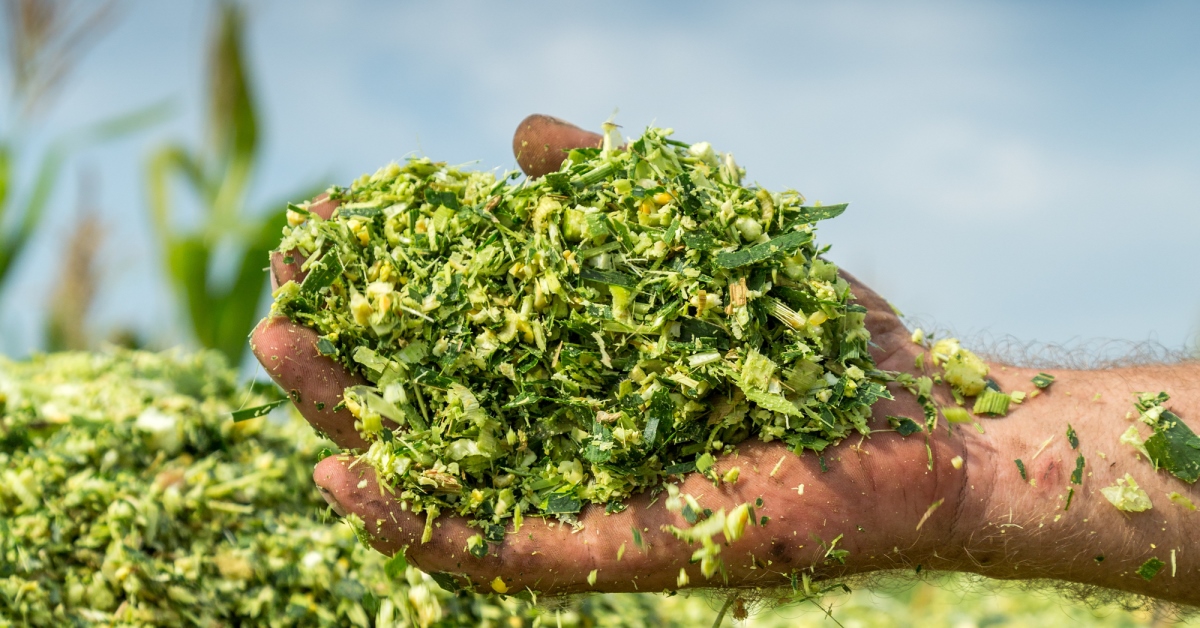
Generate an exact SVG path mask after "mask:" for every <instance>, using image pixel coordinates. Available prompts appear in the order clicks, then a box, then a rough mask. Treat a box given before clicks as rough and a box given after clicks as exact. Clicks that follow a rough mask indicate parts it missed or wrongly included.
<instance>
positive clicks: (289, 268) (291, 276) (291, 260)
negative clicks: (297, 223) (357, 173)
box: [271, 193, 341, 290]
mask: <svg viewBox="0 0 1200 628" xmlns="http://www.w3.org/2000/svg"><path fill="white" fill-rule="evenodd" d="M339 205H341V201H336V200H332V199H330V198H329V194H327V193H321V194H319V195H317V197H316V198H314V199H313V200H312V203H310V204H309V206H308V211H310V212H312V213H314V214H316V215H318V216H320V217H321V218H323V219H325V220H329V217H330V216H332V215H333V210H335V209H337V208H338V206H339ZM302 261H304V260H303V259H302V258H301V257H300V253H299V251H296V250H295V249H293V250H291V251H288V252H286V253H282V252H280V251H272V252H271V290H274V289H275V288H278V287H279V286H282V285H283V284H285V283H287V282H289V281H295V282H297V283H299V282H301V281H304V276H305V275H307V274H308V272H307V271H302V270H300V262H302Z"/></svg>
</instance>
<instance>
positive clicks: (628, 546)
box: [313, 442, 924, 594]
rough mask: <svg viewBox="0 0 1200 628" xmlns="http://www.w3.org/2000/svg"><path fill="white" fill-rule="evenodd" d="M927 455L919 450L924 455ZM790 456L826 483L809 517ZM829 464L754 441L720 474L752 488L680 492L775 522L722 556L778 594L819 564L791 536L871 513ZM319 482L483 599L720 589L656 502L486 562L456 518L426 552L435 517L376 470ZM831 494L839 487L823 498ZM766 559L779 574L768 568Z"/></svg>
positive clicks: (344, 507) (391, 544)
mask: <svg viewBox="0 0 1200 628" xmlns="http://www.w3.org/2000/svg"><path fill="white" fill-rule="evenodd" d="M923 452H924V450H923V449H921V452H920V453H922V455H923ZM781 455H788V457H790V458H792V460H793V461H792V462H791V463H790V466H789V469H788V473H787V474H786V475H788V476H790V478H791V479H792V480H794V479H795V477H796V474H797V473H799V474H802V475H803V477H807V478H817V477H821V478H822V481H821V482H820V483H819V484H817V485H813V486H811V487H810V491H809V497H808V498H806V499H809V500H810V501H811V503H812V504H813V507H812V508H810V509H808V510H805V511H803V512H807V513H808V515H804V514H803V512H802V511H794V509H793V508H792V506H794V505H795V504H794V502H795V501H796V500H797V499H798V497H797V495H796V490H795V484H794V483H789V481H784V479H783V478H782V477H781V478H779V479H778V480H776V479H774V478H773V476H772V477H768V476H767V470H768V469H771V468H772V466H773V465H774V466H778V463H777V462H776V461H777V460H779V459H780V457H781ZM819 464H820V463H818V461H817V460H816V459H815V458H814V457H811V456H810V457H808V458H806V459H801V458H797V457H792V456H790V454H788V452H787V449H786V448H785V447H783V446H781V445H779V444H771V445H766V444H762V443H756V442H751V443H747V444H746V445H744V446H743V447H742V448H741V449H740V451H739V455H738V456H733V457H726V458H724V459H722V460H721V461H720V462H718V469H719V471H720V472H724V471H725V470H727V468H728V467H732V466H735V465H740V468H741V469H742V471H743V473H744V474H745V476H746V480H745V481H741V482H737V483H723V484H721V485H720V486H714V485H713V483H712V482H711V481H709V480H708V479H707V478H705V477H704V476H701V475H699V474H691V475H690V476H688V477H687V478H686V479H685V480H684V482H683V483H682V484H681V486H680V489H681V491H683V492H685V493H690V494H693V495H696V496H699V499H701V500H702V502H701V503H702V505H703V506H704V507H706V508H711V509H714V510H717V509H724V510H725V511H726V512H730V511H732V509H733V508H734V507H736V506H737V505H739V504H749V503H756V504H757V505H758V507H757V514H759V515H769V518H770V519H771V520H773V521H776V524H774V525H772V526H770V527H768V526H766V524H765V521H764V522H760V523H758V524H749V525H747V526H746V528H745V530H744V533H745V536H744V537H743V538H742V539H741V540H740V541H738V543H737V544H736V545H733V546H729V547H726V548H725V549H724V550H723V551H722V553H721V556H722V557H723V558H724V559H725V565H726V575H727V576H728V578H729V580H728V582H729V583H730V584H733V585H736V586H746V585H750V584H754V583H768V582H770V583H772V584H778V580H779V578H780V573H781V571H780V570H781V569H784V568H789V567H788V566H789V565H798V564H800V563H801V562H803V564H804V565H808V564H810V563H812V564H815V563H813V561H815V560H817V556H816V555H815V554H813V555H804V556H802V557H801V556H797V555H796V554H795V552H793V551H792V547H793V546H794V545H796V543H795V539H796V538H804V536H803V535H801V536H800V537H796V535H795V534H794V533H791V532H789V531H791V530H795V531H803V532H804V534H805V535H806V534H807V532H808V531H809V529H810V528H811V527H812V526H813V525H817V524H818V522H819V523H820V525H821V526H824V525H825V523H828V522H830V521H835V522H836V520H837V519H840V518H842V517H848V516H851V515H853V514H855V513H859V512H860V511H861V508H859V507H858V506H859V504H857V503H855V504H853V505H852V506H853V507H848V506H851V505H848V504H843V503H842V502H844V501H845V500H844V499H842V498H841V497H839V496H840V495H842V494H846V495H859V494H860V493H861V494H864V495H865V492H864V489H863V484H862V482H861V479H859V480H860V481H858V482H855V481H854V480H855V479H856V478H851V477H843V476H849V475H851V474H852V472H853V471H854V469H849V471H850V472H851V474H847V473H846V472H845V470H842V469H835V470H833V471H830V472H829V473H828V474H826V473H825V472H824V471H822V470H821V468H820V466H819ZM760 471H761V472H760ZM313 479H314V481H315V482H316V483H317V485H318V487H320V488H321V490H322V494H323V495H324V496H325V497H326V499H327V500H328V501H330V503H331V504H332V505H334V508H335V510H337V511H338V512H342V513H354V514H356V515H358V517H359V518H361V519H362V521H363V522H364V523H365V526H366V532H367V533H368V537H369V540H370V542H371V544H372V546H373V547H374V548H375V549H377V550H379V551H381V552H383V553H385V554H389V555H391V554H394V553H396V552H401V551H403V552H405V555H406V557H407V558H408V559H409V560H410V561H411V562H413V563H414V564H416V565H417V566H418V567H420V568H421V569H422V570H424V571H426V572H446V573H451V574H454V575H456V576H458V577H459V578H460V584H462V585H464V586H465V585H467V584H468V583H470V584H474V585H475V586H476V588H477V590H482V591H483V592H490V591H491V590H492V588H491V583H492V582H493V579H494V578H496V577H497V576H499V577H501V578H502V580H503V587H504V588H505V589H507V590H508V591H509V592H515V591H517V590H520V589H523V588H525V587H529V588H531V589H534V590H537V591H540V592H545V593H551V594H561V593H576V592H583V591H605V592H620V591H638V590H641V591H646V590H652V591H661V590H665V589H674V588H677V587H678V586H679V585H678V583H677V578H678V575H679V572H680V569H683V570H685V572H686V573H687V574H688V577H689V579H690V581H691V583H692V584H693V585H695V586H706V585H707V586H711V585H712V583H713V581H710V580H707V579H705V578H704V576H703V575H702V573H701V572H700V565H699V564H696V563H692V562H691V556H692V552H693V550H695V547H694V546H690V545H688V544H686V543H685V542H683V541H680V540H678V539H676V538H675V537H674V536H673V535H672V534H671V533H670V531H669V530H667V529H664V526H666V525H673V526H677V527H679V528H683V529H686V528H688V527H690V524H689V523H687V521H686V520H685V519H684V517H683V515H682V513H672V512H670V511H668V510H667V509H666V507H665V505H664V503H665V502H664V501H663V500H661V499H660V498H659V497H654V496H651V495H650V494H648V493H642V494H640V495H637V496H635V497H633V498H631V499H630V500H629V501H628V503H627V506H628V507H627V508H626V509H625V510H623V511H621V512H619V513H614V514H606V513H605V509H604V507H603V506H600V505H591V506H585V507H584V509H583V510H582V511H581V512H580V513H579V515H578V517H577V520H578V523H579V524H580V527H578V528H576V527H573V526H571V525H567V524H565V523H558V522H555V521H553V520H549V521H547V520H544V519H541V518H538V517H526V519H525V521H524V524H523V525H522V527H521V528H520V530H519V531H518V530H513V529H512V527H511V526H509V527H508V529H507V530H506V532H507V534H506V535H505V538H504V540H503V542H501V543H499V544H490V545H489V547H488V548H487V549H488V553H487V555H485V556H483V557H482V558H478V557H475V556H472V555H471V554H470V553H469V552H468V551H467V539H468V538H470V537H471V536H472V535H475V534H481V533H482V531H481V530H480V529H478V528H472V527H470V526H468V525H467V523H466V522H465V521H464V520H463V519H462V518H460V517H456V516H453V514H451V513H443V514H442V515H441V516H439V517H437V518H436V519H435V522H434V526H435V527H434V529H433V530H432V535H431V538H430V540H429V542H427V543H421V537H422V534H423V531H424V529H425V521H426V519H425V518H426V515H425V514H424V513H422V514H414V513H413V512H411V511H410V509H409V508H407V507H406V506H405V505H404V504H403V503H402V502H401V501H400V500H397V499H396V497H395V496H394V495H393V493H391V492H388V491H386V490H381V489H380V488H379V484H378V482H377V479H376V474H375V471H374V469H373V468H372V467H370V466H368V465H366V464H363V463H361V462H359V463H355V461H354V459H353V458H352V457H349V456H332V457H330V458H327V459H325V460H324V461H322V462H321V463H320V464H318V465H317V469H316V471H315V472H314V474H313ZM825 484H828V485H830V486H831V487H832V488H824V487H823V486H822V485H825ZM923 507H924V505H922V508H923ZM835 525H836V523H835ZM634 530H636V531H637V532H636V536H635V533H634ZM806 544H807V545H810V546H811V547H810V548H809V554H812V552H818V551H823V548H821V550H818V549H817V546H816V545H813V544H809V543H807V541H804V542H800V543H799V546H800V548H799V549H803V548H804V547H805V545H806ZM622 546H624V549H622ZM618 556H620V558H618ZM755 557H758V559H760V560H757V561H756V559H755ZM764 559H769V560H771V561H772V562H773V563H774V564H776V565H777V566H776V567H775V568H773V569H765V568H764V567H766V565H764V564H763V562H764ZM592 570H596V576H595V582H594V583H588V576H589V574H590V573H591V572H592Z"/></svg>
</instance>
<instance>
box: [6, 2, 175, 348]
mask: <svg viewBox="0 0 1200 628" xmlns="http://www.w3.org/2000/svg"><path fill="white" fill-rule="evenodd" d="M115 8H116V5H115V3H114V2H112V1H111V0H110V1H96V2H81V1H78V0H5V4H4V25H5V27H6V32H5V36H6V39H7V44H8V50H7V58H6V60H7V61H8V70H9V74H10V76H11V86H10V91H9V94H8V97H9V101H10V102H9V109H8V110H9V119H8V120H6V121H5V123H4V128H3V129H2V130H0V298H3V295H4V288H5V285H6V283H7V279H8V278H9V277H10V276H11V273H10V271H11V270H12V269H13V263H14V262H15V261H16V260H18V259H19V258H20V256H21V254H22V253H23V252H24V251H25V248H26V246H27V245H28V244H29V242H30V239H31V237H32V236H33V235H34V232H35V230H36V229H37V228H38V227H39V226H40V225H41V224H42V222H43V220H44V218H45V216H46V209H47V206H48V205H49V203H50V202H51V201H52V200H53V199H54V198H55V192H56V191H57V189H58V188H59V187H60V184H61V180H62V174H63V169H64V167H65V166H66V164H67V161H68V160H69V159H70V158H71V157H72V156H73V155H75V154H76V153H78V152H80V151H82V150H84V149H85V148H87V147H88V146H91V145H95V144H100V143H103V142H106V141H110V140H114V139H118V138H121V137H125V136H128V135H131V134H133V133H136V132H138V131H139V130H142V129H144V128H146V127H148V126H150V125H152V124H154V123H156V122H159V121H161V120H162V119H163V118H164V117H166V116H167V115H169V113H170V108H169V106H168V105H167V104H165V103H163V104H156V105H151V106H149V107H146V108H144V109H140V110H137V111H133V112H129V113H125V114H121V115H118V116H116V117H113V118H109V119H104V120H99V121H97V122H94V123H92V124H89V125H87V126H84V127H83V128H81V129H76V130H73V131H68V132H66V133H62V134H57V135H55V137H54V139H53V140H51V142H50V143H49V146H48V147H46V148H44V149H43V150H40V151H35V150H32V149H30V147H29V146H27V142H26V140H27V136H28V135H29V134H30V133H31V132H32V131H33V130H34V127H36V126H37V125H38V122H39V120H40V118H41V117H43V116H44V114H45V113H46V111H47V110H48V109H50V108H51V107H52V106H53V104H54V100H55V97H56V96H57V95H58V94H59V92H60V90H61V88H62V85H63V83H64V82H65V81H66V80H67V79H68V78H69V77H70V75H71V72H72V70H73V69H74V68H75V66H76V64H77V62H78V61H79V60H80V58H81V57H82V55H84V54H85V53H86V52H87V49H88V47H89V46H90V45H91V44H92V43H93V42H95V40H96V39H97V38H99V37H100V36H102V35H103V33H104V31H105V30H107V28H108V27H109V26H110V25H111V23H112V21H113V20H114V19H115V17H116V13H117V12H116V10H115ZM26 162H29V164H31V167H32V174H31V175H29V176H26V177H24V178H22V176H21V174H22V172H23V170H24V169H26V168H23V167H24V166H26ZM76 232H77V233H85V234H90V235H92V236H95V235H97V233H98V232H97V230H96V223H95V221H94V219H87V218H84V219H82V222H81V223H80V225H79V227H78V228H77V230H76ZM79 238H81V239H82V240H83V241H84V243H85V246H87V247H94V245H93V244H91V243H90V240H91V238H85V237H83V236H79ZM93 250H94V249H93ZM85 257H90V256H85ZM71 261H72V262H75V263H79V262H81V261H84V260H83V259H82V258H80V257H79V256H75V257H74V259H72V260H71ZM83 271H84V272H83V275H84V276H86V275H87V269H86V268H85V269H83ZM93 293H94V290H93V287H92V285H91V284H90V283H89V285H78V286H76V290H74V291H71V292H68V293H63V294H61V295H60V296H62V297H63V299H62V300H61V301H60V299H56V301H60V302H63V303H65V302H66V301H69V300H70V299H72V298H75V299H76V301H75V303H76V304H79V303H81V302H80V301H79V299H78V297H81V296H86V297H87V299H86V300H87V301H90V297H91V295H92V294H93ZM76 309H77V308H76ZM72 312H75V310H74V309H72V308H71V307H66V308H59V310H58V311H56V312H55V315H54V316H52V320H51V321H50V323H49V325H48V329H47V344H48V346H49V347H50V348H65V347H67V346H77V345H81V344H86V340H85V339H83V338H82V337H81V336H80V335H79V333H78V332H74V333H73V332H69V331H66V329H67V328H68V327H72V326H74V327H77V328H78V327H79V326H80V323H81V320H82V317H83V316H85V315H86V307H83V308H82V311H77V312H75V313H72Z"/></svg>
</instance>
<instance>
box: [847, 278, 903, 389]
mask: <svg viewBox="0 0 1200 628" xmlns="http://www.w3.org/2000/svg"><path fill="white" fill-rule="evenodd" d="M838 274H839V275H841V277H842V279H845V280H846V281H848V282H849V283H850V290H851V292H852V293H853V294H854V300H855V301H857V302H858V304H859V305H861V306H863V307H865V308H867V315H866V318H865V320H864V321H863V324H864V325H866V328H867V331H869V332H871V342H872V344H873V345H874V346H872V347H871V348H870V350H871V357H872V358H873V359H874V360H875V363H876V364H878V365H880V366H881V367H882V366H884V362H885V361H886V360H887V359H888V358H889V357H891V356H893V355H896V353H897V351H898V350H899V349H901V348H903V347H905V346H907V345H908V343H909V342H910V341H911V337H910V335H909V332H908V329H907V328H905V326H904V323H903V322H902V321H901V320H900V317H899V316H897V315H896V311H895V310H893V309H892V304H891V303H888V301H887V299H884V298H883V297H882V296H880V295H879V293H878V292H875V291H874V290H872V289H870V288H868V287H867V286H866V284H864V283H862V282H861V281H859V280H858V279H857V278H855V277H854V275H851V274H850V273H848V272H846V271H844V270H838ZM906 366H911V365H906Z"/></svg>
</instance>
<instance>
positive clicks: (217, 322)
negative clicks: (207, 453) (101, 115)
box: [146, 1, 322, 364]
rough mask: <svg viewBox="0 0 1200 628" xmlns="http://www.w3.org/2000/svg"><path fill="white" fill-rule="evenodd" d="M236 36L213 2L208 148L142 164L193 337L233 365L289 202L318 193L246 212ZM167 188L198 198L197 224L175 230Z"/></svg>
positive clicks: (250, 149) (229, 10)
mask: <svg viewBox="0 0 1200 628" xmlns="http://www.w3.org/2000/svg"><path fill="white" fill-rule="evenodd" d="M244 31H245V11H244V9H243V8H242V7H241V6H240V5H238V4H236V3H234V2H231V1H227V2H220V3H218V4H217V5H216V18H215V25H214V28H213V31H212V36H211V40H210V42H209V47H208V59H207V65H208V74H207V79H208V82H207V89H206V94H207V97H208V102H207V103H206V107H207V128H206V133H205V135H206V137H207V143H206V144H205V145H204V146H203V147H199V148H193V147H188V146H185V145H182V144H178V143H172V144H167V145H166V146H162V147H161V148H159V149H158V150H156V151H155V152H154V153H153V154H152V155H151V156H150V159H149V161H148V163H147V167H146V185H147V190H148V192H149V204H150V213H151V217H152V219H153V223H154V229H155V233H156V234H157V238H158V241H159V243H160V244H161V245H162V247H163V256H164V258H165V261H166V267H167V271H168V276H169V278H170V280H171V282H172V284H173V288H174V290H175V293H176V294H177V295H178V297H179V299H180V301H181V302H182V304H183V305H184V307H183V310H184V311H185V312H186V315H187V317H188V320H189V322H190V326H191V331H192V333H193V334H194V335H195V339H196V341H197V342H198V343H199V344H200V345H201V346H203V347H206V348H211V349H216V350H218V351H220V352H221V353H222V354H224V355H225V357H226V358H227V359H228V360H229V361H230V363H232V364H239V363H240V361H241V357H242V355H243V354H244V353H245V351H246V347H247V343H246V337H247V335H248V334H249V332H250V329H251V327H252V326H253V325H254V323H255V322H256V320H257V318H258V317H259V315H260V310H261V308H260V302H261V301H262V299H261V296H262V291H263V286H264V284H265V282H266V274H265V273H264V272H263V269H264V267H265V266H266V263H267V259H268V257H267V256H268V254H269V252H270V250H271V249H272V248H274V247H275V245H276V244H278V242H279V237H280V232H281V229H282V228H283V226H284V224H285V220H286V219H285V217H284V214H285V212H286V207H287V202H288V201H289V200H298V199H305V198H309V197H312V196H314V195H315V194H316V193H317V192H318V191H319V190H320V189H321V187H322V186H320V185H311V186H308V187H306V188H302V189H297V190H295V191H293V192H292V193H291V194H288V195H287V196H285V197H283V198H280V199H279V200H277V201H276V202H272V203H270V204H269V205H268V206H267V208H266V209H265V210H264V211H258V212H247V211H245V205H246V196H247V191H248V189H249V188H250V185H251V180H252V177H253V174H254V166H255V163H256V162H257V160H258V157H259V153H260V150H259V149H260V142H259V134H258V112H257V110H256V108H255V102H254V94H253V87H252V85H251V82H250V75H249V71H248V67H247V62H246V59H245V51H244V43H243V40H244ZM174 181H179V182H181V183H182V184H183V186H184V188H185V189H186V190H187V191H188V192H189V193H190V194H192V195H193V196H194V197H195V198H196V199H197V200H198V201H199V203H200V205H201V207H202V211H203V216H202V220H201V224H200V225H199V226H198V227H195V228H192V229H182V228H181V227H179V226H178V218H177V214H178V212H177V211H176V208H177V205H178V204H177V203H176V202H173V199H172V196H171V190H172V183H173V182H174ZM218 255H219V256H225V257H226V258H227V259H228V260H233V261H234V263H233V264H224V266H225V267H226V268H225V269H224V270H226V272H225V273H224V275H222V273H220V272H219V271H220V270H221V266H222V264H220V262H221V260H218V259H216V258H217V256H218Z"/></svg>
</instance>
